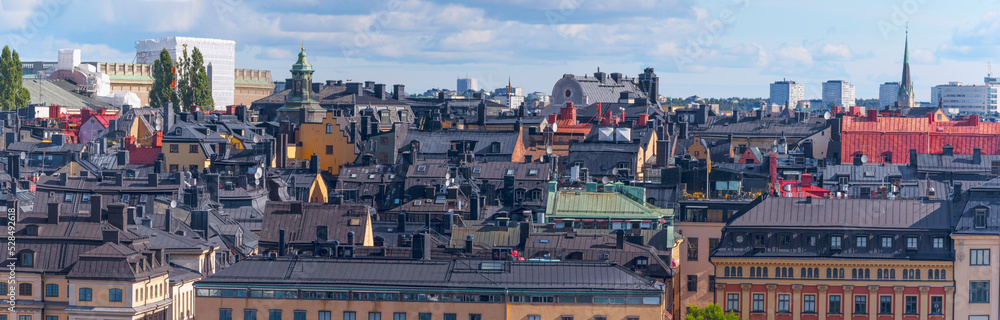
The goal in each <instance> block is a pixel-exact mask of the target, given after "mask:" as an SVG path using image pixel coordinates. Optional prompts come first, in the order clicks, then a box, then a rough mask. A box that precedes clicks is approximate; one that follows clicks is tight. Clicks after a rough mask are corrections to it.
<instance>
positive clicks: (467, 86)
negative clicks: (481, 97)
mask: <svg viewBox="0 0 1000 320" xmlns="http://www.w3.org/2000/svg"><path fill="white" fill-rule="evenodd" d="M457 91H458V93H459V94H462V93H465V92H467V91H479V79H476V78H466V79H458V90H457Z"/></svg>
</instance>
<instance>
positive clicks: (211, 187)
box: [205, 173, 219, 203]
mask: <svg viewBox="0 0 1000 320" xmlns="http://www.w3.org/2000/svg"><path fill="white" fill-rule="evenodd" d="M205 184H206V187H207V189H208V197H209V198H210V199H212V201H214V202H215V203H219V174H218V173H213V174H207V175H205Z"/></svg>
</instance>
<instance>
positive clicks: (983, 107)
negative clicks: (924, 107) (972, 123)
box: [931, 82, 1000, 114]
mask: <svg viewBox="0 0 1000 320" xmlns="http://www.w3.org/2000/svg"><path fill="white" fill-rule="evenodd" d="M997 88H1000V83H990V84H984V85H966V84H962V83H961V82H949V83H948V84H946V85H939V86H934V87H933V88H931V106H932V107H937V106H941V107H942V108H944V110H945V112H948V113H958V114H973V113H977V114H982V113H995V112H998V111H1000V106H998V105H997Z"/></svg>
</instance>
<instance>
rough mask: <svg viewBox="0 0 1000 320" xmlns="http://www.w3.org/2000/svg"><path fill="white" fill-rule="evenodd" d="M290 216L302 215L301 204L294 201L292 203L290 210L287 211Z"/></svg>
mask: <svg viewBox="0 0 1000 320" xmlns="http://www.w3.org/2000/svg"><path fill="white" fill-rule="evenodd" d="M288 213H290V214H302V202H301V201H295V202H292V205H291V208H290V209H289V210H288Z"/></svg>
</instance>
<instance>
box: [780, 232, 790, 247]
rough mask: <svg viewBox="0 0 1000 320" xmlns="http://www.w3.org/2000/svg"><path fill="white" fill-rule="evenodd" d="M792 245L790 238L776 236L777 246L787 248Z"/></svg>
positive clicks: (785, 235) (783, 235)
mask: <svg viewBox="0 0 1000 320" xmlns="http://www.w3.org/2000/svg"><path fill="white" fill-rule="evenodd" d="M790 244H792V236H789V235H787V234H780V235H778V245H782V246H787V245H790Z"/></svg>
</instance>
